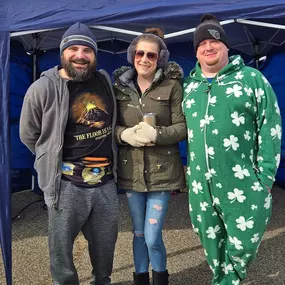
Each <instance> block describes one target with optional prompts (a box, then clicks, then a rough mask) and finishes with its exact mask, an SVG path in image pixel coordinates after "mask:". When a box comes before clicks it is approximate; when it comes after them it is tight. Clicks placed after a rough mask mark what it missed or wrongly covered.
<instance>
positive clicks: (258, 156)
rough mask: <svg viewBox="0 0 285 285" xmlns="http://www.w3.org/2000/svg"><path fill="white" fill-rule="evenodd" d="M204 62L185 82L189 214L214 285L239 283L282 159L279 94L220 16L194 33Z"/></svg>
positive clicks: (255, 244)
mask: <svg viewBox="0 0 285 285" xmlns="http://www.w3.org/2000/svg"><path fill="white" fill-rule="evenodd" d="M194 48H195V51H196V56H197V59H198V62H197V64H196V67H195V68H194V70H192V71H191V73H190V75H189V76H188V77H186V78H185V81H184V100H183V103H182V105H183V112H184V114H185V116H186V121H187V129H188V168H187V181H188V191H189V210H190V217H191V220H192V224H193V228H194V231H195V232H196V233H197V234H198V235H199V237H200V240H201V243H202V245H203V247H204V249H205V254H206V259H207V261H208V263H209V265H210V268H211V269H212V271H213V279H212V284H213V285H238V284H240V282H241V280H243V279H244V278H245V277H246V275H247V266H248V264H249V262H250V261H252V260H253V259H254V258H255V256H256V252H257V250H258V247H259V245H260V242H261V240H262V236H263V234H264V231H265V228H266V225H267V223H268V221H269V218H270V215H271V206H272V204H271V202H272V197H271V194H270V190H271V188H272V184H273V182H274V176H275V174H276V170H277V168H278V165H279V161H280V144H281V118H280V110H279V107H278V103H277V100H276V96H275V94H274V91H273V89H272V87H271V85H270V84H269V82H268V81H267V79H266V78H265V77H264V76H263V75H262V74H261V73H260V72H259V71H258V70H256V69H254V68H250V67H247V66H245V65H244V62H243V60H242V58H241V57H240V56H231V57H229V56H228V39H227V36H226V34H225V32H224V30H223V28H222V27H221V25H220V24H219V22H218V21H217V20H216V18H215V17H214V16H213V15H209V14H206V15H204V16H202V19H201V23H200V24H199V25H198V26H197V28H196V30H195V33H194Z"/></svg>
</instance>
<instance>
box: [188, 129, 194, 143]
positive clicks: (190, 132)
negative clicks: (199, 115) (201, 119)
mask: <svg viewBox="0 0 285 285" xmlns="http://www.w3.org/2000/svg"><path fill="white" fill-rule="evenodd" d="M193 137H194V134H193V130H189V129H188V142H189V143H190V142H192V141H193Z"/></svg>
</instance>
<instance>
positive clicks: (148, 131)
mask: <svg viewBox="0 0 285 285" xmlns="http://www.w3.org/2000/svg"><path fill="white" fill-rule="evenodd" d="M139 126H140V127H141V128H140V129H137V131H136V133H137V135H138V136H139V137H141V138H146V139H148V140H149V141H150V142H152V143H154V142H155V141H156V137H157V131H156V129H155V128H154V127H152V126H151V125H149V124H147V123H145V122H140V123H139Z"/></svg>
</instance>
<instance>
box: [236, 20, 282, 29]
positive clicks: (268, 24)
mask: <svg viewBox="0 0 285 285" xmlns="http://www.w3.org/2000/svg"><path fill="white" fill-rule="evenodd" d="M235 21H236V22H237V23H241V24H247V25H253V26H260V27H266V28H273V29H281V30H285V25H279V24H271V23H265V22H258V21H251V20H244V19H236V20H235Z"/></svg>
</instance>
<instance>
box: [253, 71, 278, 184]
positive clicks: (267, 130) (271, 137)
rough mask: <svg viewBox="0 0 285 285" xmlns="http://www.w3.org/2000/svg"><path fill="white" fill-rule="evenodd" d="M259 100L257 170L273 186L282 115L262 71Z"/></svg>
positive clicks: (262, 178)
mask: <svg viewBox="0 0 285 285" xmlns="http://www.w3.org/2000/svg"><path fill="white" fill-rule="evenodd" d="M258 77H259V78H258V83H259V84H258V87H257V88H256V89H255V90H254V92H255V96H256V100H257V103H256V104H257V125H258V130H257V135H258V138H257V139H258V153H257V170H258V176H259V179H260V181H261V182H262V183H263V184H265V185H266V186H267V187H268V188H270V189H271V188H272V185H273V182H274V180H275V179H274V177H275V175H276V172H277V168H278V166H279V162H280V152H281V116H280V109H279V107H278V102H277V98H276V95H275V93H274V91H273V88H272V87H271V85H270V83H269V82H268V81H267V79H266V78H265V77H264V76H263V75H262V74H261V73H260V74H259V76H258Z"/></svg>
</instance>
